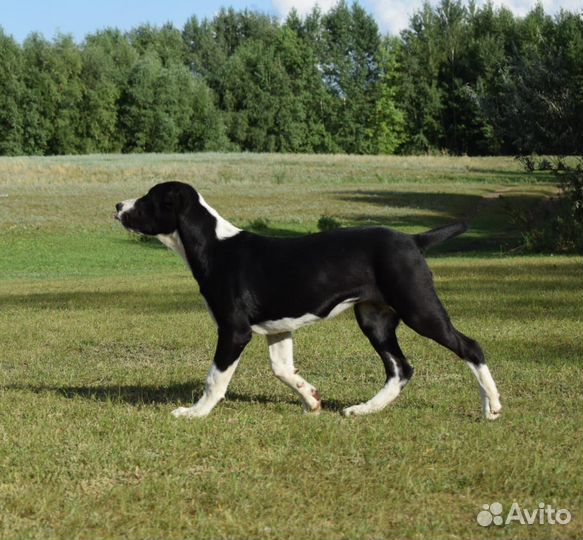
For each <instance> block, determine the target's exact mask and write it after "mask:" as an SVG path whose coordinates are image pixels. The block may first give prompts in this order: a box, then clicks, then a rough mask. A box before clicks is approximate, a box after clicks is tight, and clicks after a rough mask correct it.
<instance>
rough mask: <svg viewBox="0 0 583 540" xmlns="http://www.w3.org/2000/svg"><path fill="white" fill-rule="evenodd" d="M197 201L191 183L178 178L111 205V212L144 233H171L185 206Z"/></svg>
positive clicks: (131, 228) (132, 228) (125, 225)
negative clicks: (135, 197)
mask: <svg viewBox="0 0 583 540" xmlns="http://www.w3.org/2000/svg"><path fill="white" fill-rule="evenodd" d="M193 201H198V197H197V192H196V191H195V190H194V188H193V187H191V186H189V185H188V184H183V183H182V182H165V183H163V184H157V185H156V186H154V187H153V188H152V189H150V191H148V193H146V194H145V195H144V196H143V197H140V198H139V199H129V200H126V201H122V202H119V203H117V204H116V205H115V209H116V212H115V214H114V215H113V217H114V218H115V219H117V220H118V221H119V222H120V223H121V224H122V225H123V226H124V227H125V228H126V229H129V230H130V231H134V232H138V233H141V234H147V235H152V236H155V235H159V234H171V233H173V232H174V231H176V230H177V228H178V220H179V218H180V215H181V214H183V213H184V212H185V210H186V209H187V208H188V207H189V206H192V203H193Z"/></svg>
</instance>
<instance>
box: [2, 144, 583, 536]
mask: <svg viewBox="0 0 583 540" xmlns="http://www.w3.org/2000/svg"><path fill="white" fill-rule="evenodd" d="M537 174H539V173H537ZM163 180H182V181H187V182H191V183H193V184H194V185H195V186H196V187H197V188H198V189H200V190H201V191H202V193H203V194H204V195H205V198H206V200H207V201H208V202H209V203H210V204H211V205H212V206H214V207H215V208H217V209H218V210H219V211H220V212H221V214H223V215H224V216H225V217H227V218H228V219H230V220H231V221H233V222H234V223H235V224H237V225H239V226H242V227H255V228H259V229H262V230H263V231H265V232H266V233H268V234H280V235H293V234H298V233H303V232H309V231H315V230H316V224H317V222H318V219H319V218H320V217H321V216H323V215H327V216H333V217H334V218H335V219H337V220H338V221H340V222H341V223H342V224H343V225H365V224H369V223H370V224H372V223H376V224H383V225H389V226H394V227H397V228H399V229H400V230H403V231H408V232H414V231H421V230H424V229H427V228H430V227H433V226H436V225H439V224H442V223H445V222H448V221H450V220H451V219H453V218H456V217H460V216H463V215H469V216H473V222H472V229H471V230H470V231H469V232H468V233H467V234H466V235H464V236H463V237H461V238H459V239H456V240H454V241H452V242H451V243H449V244H447V245H445V246H444V247H443V248H442V249H441V251H436V252H435V253H430V257H429V263H430V266H431V268H432V270H433V272H434V275H435V281H436V286H437V289H438V292H439V294H440V296H441V298H442V300H443V302H444V304H445V305H446V307H447V309H448V311H449V312H450V315H451V316H452V318H453V320H454V322H455V323H456V325H457V327H458V328H459V329H460V330H461V331H463V332H464V333H466V334H469V335H470V336H472V337H474V338H476V339H478V340H479V341H480V343H481V344H482V346H483V348H484V351H485V353H486V356H487V358H488V361H489V365H490V367H491V370H492V373H493V375H494V378H495V379H496V381H497V382H498V385H499V389H500V392H501V395H502V403H503V406H504V413H503V416H502V418H501V419H500V420H499V421H497V422H485V421H483V420H481V419H480V404H479V395H478V390H477V386H476V383H475V379H474V377H473V375H472V374H471V372H470V370H469V369H467V367H466V366H465V365H464V363H463V362H461V361H459V360H458V359H457V358H455V357H454V356H453V355H452V353H450V352H449V351H447V350H445V349H443V348H441V347H439V346H438V345H436V344H434V343H432V342H429V341H428V340H426V339H423V338H421V337H419V336H417V335H415V334H414V333H413V332H412V331H410V330H409V329H407V328H401V329H400V332H399V337H400V341H401V344H402V348H403V350H404V351H405V353H406V354H407V355H408V357H409V358H410V360H411V363H412V364H413V365H414V366H415V368H416V372H415V377H414V378H413V381H412V383H411V384H410V385H409V386H408V387H407V388H406V390H405V391H404V392H403V393H402V394H401V396H400V397H399V399H398V400H397V401H396V402H395V403H394V404H393V405H392V406H390V407H389V408H388V409H387V410H385V411H384V412H382V413H380V414H377V415H371V416H368V417H360V418H349V419H346V418H343V417H341V416H340V414H339V411H340V410H341V409H342V408H343V407H345V406H348V405H352V404H355V403H358V402H360V401H363V400H366V399H368V398H370V397H371V396H372V395H373V394H375V393H376V392H377V391H378V390H379V388H380V387H381V385H382V383H383V370H382V366H381V363H380V361H379V360H378V359H377V358H376V357H375V354H374V351H373V350H372V348H371V347H370V346H369V345H368V343H367V341H366V339H365V338H364V336H362V335H361V334H360V332H359V330H358V329H357V326H356V323H355V322H354V320H353V317H352V315H351V314H350V312H347V313H345V314H343V315H341V316H339V317H338V318H336V319H334V320H332V321H328V322H326V323H322V324H319V325H315V326H312V327H309V328H305V329H303V330H300V331H299V332H298V333H297V334H296V365H297V366H298V367H299V368H300V369H301V371H302V374H303V375H304V376H305V377H306V378H307V379H308V380H309V381H310V382H311V383H313V384H314V385H315V386H316V387H318V389H319V390H320V392H321V394H322V398H323V402H324V407H325V409H324V410H323V412H322V413H321V414H320V415H319V416H312V415H305V414H303V413H302V409H301V405H300V403H299V401H298V400H297V399H296V397H295V396H294V395H292V394H291V393H290V392H289V390H288V389H287V388H286V387H284V386H283V385H282V384H281V383H280V382H279V381H277V380H276V379H275V377H273V375H272V374H271V372H270V368H269V364H268V360H267V350H266V346H265V342H264V339H263V338H260V337H255V338H254V340H253V341H252V343H251V344H250V345H249V347H248V348H247V350H246V352H245V355H244V358H243V360H242V362H241V365H240V366H239V369H238V372H237V373H236V375H235V377H234V379H233V383H232V385H231V387H230V389H229V391H228V393H227V399H226V401H225V402H224V403H222V404H220V405H219V406H218V407H217V409H216V410H215V411H214V412H213V413H212V414H211V415H210V416H209V417H208V418H205V419H203V420H191V421H189V420H184V419H176V418H173V417H172V416H171V415H170V411H171V410H172V409H174V408H175V407H177V406H180V405H186V404H189V403H190V402H192V401H193V400H194V399H196V398H197V397H198V395H199V394H200V392H201V389H202V383H203V381H204V377H205V374H206V371H207V369H208V367H209V365H210V362H211V357H212V353H213V349H214V343H215V329H214V325H213V323H212V322H211V320H210V318H209V316H208V314H207V312H206V310H205V308H204V303H203V301H202V299H201V297H200V296H199V295H198V292H197V287H196V284H195V282H194V281H193V280H192V278H191V277H190V276H189V274H188V272H187V271H186V269H185V267H184V266H183V264H182V262H181V261H180V260H179V259H178V257H176V256H175V255H173V254H171V253H169V252H168V251H167V250H166V249H165V248H163V247H161V246H160V247H158V246H157V245H156V244H153V243H150V242H142V241H138V240H137V239H136V238H134V237H131V236H130V235H129V234H127V233H125V232H124V231H123V230H122V229H121V228H120V227H119V225H118V224H116V223H114V222H113V220H112V219H111V214H112V212H113V205H114V204H115V203H116V202H117V201H119V200H122V199H126V198H132V197H135V196H138V195H140V194H142V193H143V192H145V191H146V190H147V189H148V188H149V187H151V186H152V185H153V184H154V183H156V182H158V181H163ZM553 191H554V188H553V185H552V182H551V179H550V178H548V177H547V176H544V175H538V176H537V175H534V176H533V175H525V174H524V173H523V172H522V171H521V169H520V166H519V164H518V163H516V162H515V161H513V160H512V159H505V158H481V159H471V158H455V159H454V158H430V157H427V158H389V157H386V158H381V157H346V156H294V155H290V156H279V155H241V154H233V155H220V154H202V155H187V156H168V155H152V156H150V155H147V156H87V157H64V158H3V159H0V253H1V256H0V276H1V281H0V537H1V538H10V539H13V538H169V539H170V538H187V537H188V538H266V539H271V538H274V539H276V538H300V539H301V538H321V539H327V538H367V539H368V538H371V539H372V538H426V537H432V538H580V537H581V530H582V527H583V498H582V480H583V448H582V447H583V443H582V440H583V437H582V431H583V429H582V428H583V397H582V393H581V387H582V371H583V369H582V364H581V362H582V357H583V354H582V353H583V343H582V340H581V323H582V309H581V306H582V305H583V279H582V277H583V274H582V260H581V258H579V257H565V256H554V257H551V256H544V257H543V256H540V257H538V256H537V257H535V256H508V255H507V253H508V252H509V251H510V250H512V249H513V248H514V247H515V246H516V245H517V243H518V240H519V235H518V233H517V232H516V231H515V230H514V228H513V226H512V223H511V222H510V220H509V218H508V216H509V212H510V211H511V210H510V209H517V208H521V207H524V206H526V205H529V204H533V202H535V201H536V200H537V199H540V198H541V197H543V196H545V195H549V194H551V193H552V192H553ZM513 253H516V252H513ZM495 501H498V502H500V503H502V504H503V506H504V509H505V512H506V511H507V510H508V509H509V508H510V505H511V504H512V503H513V502H517V503H519V504H520V506H521V507H522V508H525V509H528V510H529V511H530V510H532V509H536V508H538V504H539V503H541V502H544V503H545V504H549V505H552V506H553V508H555V509H560V508H566V509H568V510H570V512H571V514H572V520H571V522H570V523H569V524H567V525H562V526H560V525H554V526H552V525H549V524H544V525H540V524H537V525H530V526H529V525H520V524H519V523H512V524H509V525H505V526H495V525H492V526H490V527H487V528H485V527H481V526H480V525H478V524H477V522H476V515H477V514H478V512H479V511H480V510H482V505H483V504H491V503H493V502H495Z"/></svg>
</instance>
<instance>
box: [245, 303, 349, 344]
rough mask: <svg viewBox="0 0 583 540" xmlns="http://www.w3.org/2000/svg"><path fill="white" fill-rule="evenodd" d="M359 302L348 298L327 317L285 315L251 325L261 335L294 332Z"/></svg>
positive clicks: (310, 314)
mask: <svg viewBox="0 0 583 540" xmlns="http://www.w3.org/2000/svg"><path fill="white" fill-rule="evenodd" d="M356 302H358V298H348V299H347V300H344V301H343V302H340V304H337V305H336V306H334V308H333V309H332V311H330V313H329V314H328V316H327V317H318V316H317V315H314V314H313V313H306V314H305V315H302V316H301V317H284V318H282V319H277V320H275V321H264V322H261V323H257V324H254V325H252V326H251V330H252V331H253V332H255V333H256V334H261V335H264V336H265V335H270V334H282V333H286V332H294V331H295V330H297V329H298V328H301V327H302V326H306V325H308V324H313V323H315V322H318V321H322V320H327V319H331V318H333V317H336V315H338V314H340V313H342V312H343V311H345V310H346V309H348V308H349V307H350V306H353V305H354V304H356Z"/></svg>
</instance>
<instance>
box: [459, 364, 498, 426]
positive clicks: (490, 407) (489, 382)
mask: <svg viewBox="0 0 583 540" xmlns="http://www.w3.org/2000/svg"><path fill="white" fill-rule="evenodd" d="M466 363H467V364H468V366H469V367H470V369H471V370H472V373H473V374H474V375H475V376H476V379H477V380H478V386H479V388H480V398H481V400H482V413H483V415H484V418H486V419H487V420H496V419H497V418H498V417H499V416H500V414H501V412H502V405H501V404H500V394H498V389H497V388H496V383H495V382H494V379H493V377H492V375H491V373H490V369H489V368H488V366H487V365H486V364H480V365H479V366H476V365H474V364H472V363H471V362H466Z"/></svg>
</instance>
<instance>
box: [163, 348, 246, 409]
mask: <svg viewBox="0 0 583 540" xmlns="http://www.w3.org/2000/svg"><path fill="white" fill-rule="evenodd" d="M238 364H239V358H237V360H235V362H233V363H232V364H231V365H230V366H229V367H228V368H227V369H226V370H225V371H221V370H220V369H219V368H218V367H217V366H216V365H215V364H214V363H213V365H212V366H211V368H210V370H209V372H208V375H207V377H206V384H205V389H204V393H203V394H202V397H201V398H200V399H199V400H198V401H197V402H196V403H195V404H194V405H193V406H192V407H178V409H174V410H173V411H172V414H173V415H174V416H176V417H179V416H186V417H189V418H200V417H201V416H206V415H207V414H209V413H210V412H211V411H212V410H213V409H214V407H215V405H216V404H217V403H218V402H219V401H221V399H223V398H224V397H225V394H226V392H227V387H228V386H229V383H230V382H231V379H232V377H233V374H234V373H235V370H236V369H237V365H238Z"/></svg>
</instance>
